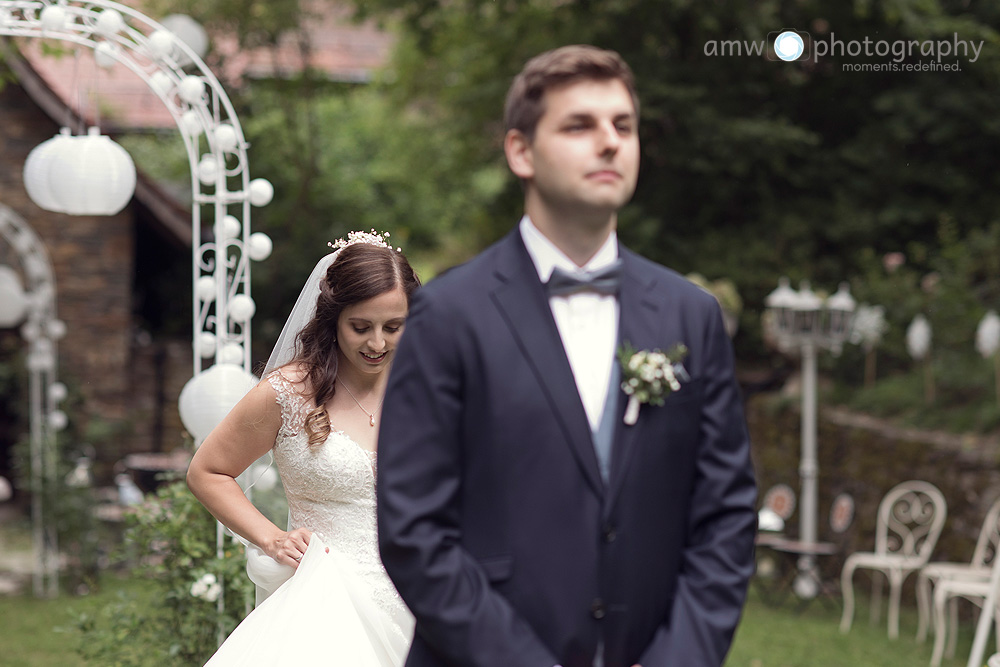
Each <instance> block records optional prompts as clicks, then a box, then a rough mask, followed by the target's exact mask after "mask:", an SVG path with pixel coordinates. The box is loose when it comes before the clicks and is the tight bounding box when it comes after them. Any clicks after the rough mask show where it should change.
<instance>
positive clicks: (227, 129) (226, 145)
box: [214, 123, 238, 153]
mask: <svg viewBox="0 0 1000 667" xmlns="http://www.w3.org/2000/svg"><path fill="white" fill-rule="evenodd" d="M214 135H215V140H216V141H217V142H218V144H219V148H221V149H222V150H224V151H226V152H227V153H231V152H233V151H234V150H235V149H236V144H237V141H238V137H237V136H236V128H234V127H233V126H232V125H230V124H229V123H223V124H222V125H220V126H219V127H217V128H215V132H214Z"/></svg>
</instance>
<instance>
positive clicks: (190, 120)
mask: <svg viewBox="0 0 1000 667" xmlns="http://www.w3.org/2000/svg"><path fill="white" fill-rule="evenodd" d="M181 125H183V126H184V129H185V130H187V133H188V134H190V135H191V136H192V137H197V136H200V135H201V133H202V132H203V131H204V129H205V128H204V126H202V124H201V116H200V115H198V112H197V111H195V110H194V109H188V110H187V111H185V112H184V113H182V114H181Z"/></svg>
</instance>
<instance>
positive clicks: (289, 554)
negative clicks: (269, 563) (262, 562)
mask: <svg viewBox="0 0 1000 667" xmlns="http://www.w3.org/2000/svg"><path fill="white" fill-rule="evenodd" d="M310 537H312V532H311V531H309V530H308V529H306V528H296V529H295V530H292V531H289V532H287V533H282V534H281V536H280V537H278V539H276V540H275V541H274V542H273V543H271V544H270V545H269V546H270V548H269V549H268V550H267V555H268V556H270V557H271V558H273V559H274V560H275V561H277V562H278V563H281V564H282V565H291V566H292V567H295V568H297V567H298V566H299V561H300V560H302V556H303V555H304V554H305V552H306V547H308V546H309V538H310Z"/></svg>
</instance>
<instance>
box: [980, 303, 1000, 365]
mask: <svg viewBox="0 0 1000 667" xmlns="http://www.w3.org/2000/svg"><path fill="white" fill-rule="evenodd" d="M998 349H1000V316H998V315H997V313H996V311H995V310H991V311H989V312H988V313H986V314H985V315H983V319H981V320H979V326H978V327H976V351H977V352H979V354H981V355H983V358H985V359H989V358H990V357H992V356H993V355H994V354H996V353H997V350H998Z"/></svg>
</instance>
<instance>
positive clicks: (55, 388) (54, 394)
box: [49, 382, 68, 403]
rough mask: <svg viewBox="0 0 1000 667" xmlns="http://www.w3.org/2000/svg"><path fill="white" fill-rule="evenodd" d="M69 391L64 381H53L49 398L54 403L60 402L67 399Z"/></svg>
mask: <svg viewBox="0 0 1000 667" xmlns="http://www.w3.org/2000/svg"><path fill="white" fill-rule="evenodd" d="M67 395H68V391H67V389H66V385H64V384H63V383H62V382H53V383H52V384H50V385H49V400H50V401H52V402H53V403H60V402H62V401H64V400H66V396H67Z"/></svg>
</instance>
